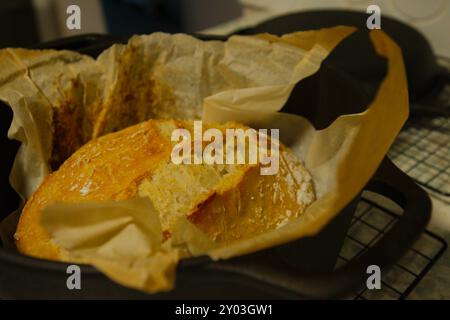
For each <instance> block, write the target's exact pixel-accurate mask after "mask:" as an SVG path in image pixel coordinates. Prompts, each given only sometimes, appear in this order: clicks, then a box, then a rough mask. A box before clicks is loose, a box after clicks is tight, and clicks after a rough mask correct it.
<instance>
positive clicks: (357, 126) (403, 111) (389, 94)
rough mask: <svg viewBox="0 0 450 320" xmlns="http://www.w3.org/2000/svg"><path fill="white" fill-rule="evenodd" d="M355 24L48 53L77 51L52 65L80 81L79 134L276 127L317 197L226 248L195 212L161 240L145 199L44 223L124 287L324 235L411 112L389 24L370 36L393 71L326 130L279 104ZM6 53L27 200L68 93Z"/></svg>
mask: <svg viewBox="0 0 450 320" xmlns="http://www.w3.org/2000/svg"><path fill="white" fill-rule="evenodd" d="M353 31H354V29H353V28H350V27H336V28H330V29H322V30H318V31H308V32H298V33H293V34H288V35H285V36H282V37H276V36H271V35H259V36H251V37H244V36H236V37H231V38H230V39H229V40H228V41H227V42H219V41H207V42H202V41H199V40H196V39H193V38H191V37H189V36H186V35H173V36H169V35H166V34H153V35H150V36H138V37H133V38H132V39H131V40H130V42H129V43H128V45H115V46H113V47H111V48H110V49H108V50H106V51H105V52H104V53H102V54H101V56H100V57H99V58H98V59H97V60H93V59H89V58H86V57H82V56H80V55H77V54H74V53H69V52H55V51H49V52H42V55H43V56H48V57H47V60H45V61H48V62H49V63H50V64H51V63H52V62H50V61H51V60H52V59H53V60H54V59H55V57H53V58H50V56H51V55H53V56H55V55H56V57H57V56H58V54H61V55H69V56H70V55H71V54H73V55H75V56H76V57H77V58H76V59H73V60H70V59H69V58H66V59H62V58H60V60H61V59H62V60H63V62H61V63H62V64H63V65H62V66H60V67H58V68H57V70H56V71H55V70H52V72H53V73H51V74H52V76H53V77H54V76H57V71H58V70H59V72H61V73H63V74H64V75H63V76H62V79H61V80H60V81H61V83H57V85H56V87H57V88H58V91H60V93H62V95H63V96H70V93H72V94H73V92H74V90H75V89H77V90H78V91H76V92H78V93H76V94H73V95H74V96H75V97H76V98H77V99H78V100H80V101H82V102H81V106H82V108H84V109H83V110H84V113H83V116H81V117H80V119H81V123H82V128H83V130H82V131H81V132H82V133H83V134H82V135H81V138H80V141H81V142H82V141H84V140H83V139H88V138H89V137H96V136H99V135H101V134H104V133H106V132H110V131H112V130H117V129H120V128H122V127H124V126H127V125H129V124H132V123H135V122H138V121H142V120H144V119H147V118H148V117H157V118H182V119H196V118H200V117H202V119H203V120H204V121H207V122H224V121H227V120H235V121H240V122H243V123H246V124H248V125H251V126H253V127H256V128H279V129H280V137H281V140H282V141H283V142H284V143H285V144H286V145H288V146H289V147H291V148H292V149H293V150H294V152H295V153H296V154H297V155H298V156H299V157H300V158H301V159H302V160H303V161H304V163H305V166H306V168H307V169H308V170H309V172H310V173H311V174H312V176H313V181H314V186H315V190H316V196H317V200H316V201H315V202H314V203H313V204H312V205H311V206H309V207H308V208H307V209H306V211H305V213H304V214H303V215H301V216H300V217H298V218H296V219H295V220H292V221H290V222H289V223H287V224H286V225H284V226H282V227H281V228H278V229H276V230H273V231H270V232H267V233H264V234H261V235H259V236H256V237H254V238H251V239H244V240H241V241H238V242H236V243H233V244H231V245H228V246H226V247H216V246H214V243H213V242H212V241H211V240H210V239H208V238H207V237H206V236H205V235H204V234H203V233H202V232H201V231H199V229H197V228H196V227H195V226H194V225H192V224H191V223H190V222H188V221H187V220H186V219H180V221H179V223H178V224H177V227H176V228H175V230H174V231H173V232H172V235H173V236H172V238H171V239H170V240H169V241H166V242H162V239H161V235H160V229H161V227H160V223H159V219H158V213H157V212H156V210H155V209H154V208H153V206H152V205H151V203H149V200H147V199H139V198H137V199H131V200H127V201H123V202H122V201H118V202H101V203H98V202H97V203H83V204H55V205H50V206H49V207H47V208H46V209H45V210H44V213H43V218H42V223H43V226H44V228H46V230H47V231H48V232H49V234H50V235H51V237H52V239H53V240H54V241H56V242H57V243H58V244H59V245H60V246H61V247H62V248H64V252H65V255H66V256H65V259H67V260H72V261H78V262H85V263H90V264H92V265H94V266H96V267H97V268H98V269H100V270H101V271H103V272H104V273H105V274H107V275H108V276H109V277H111V278H112V279H113V280H115V281H118V282H120V283H122V284H124V285H127V286H130V287H134V288H138V289H142V290H146V291H148V292H156V291H161V290H168V289H170V288H171V287H172V285H173V281H174V276H175V272H174V270H175V266H176V263H177V262H178V261H179V259H181V258H183V257H187V256H197V255H202V254H207V255H209V256H210V257H212V258H213V259H222V258H228V257H231V256H236V255H241V254H245V253H249V252H253V251H256V250H259V249H263V248H267V247H270V246H274V245H277V244H281V243H285V242H287V241H290V240H293V239H296V238H299V237H303V236H307V235H313V234H315V233H317V232H318V231H319V230H320V229H321V228H322V227H323V226H324V225H325V224H326V223H327V222H329V221H330V220H331V219H332V218H333V217H334V216H335V215H336V214H337V213H339V212H340V210H341V209H342V208H343V207H344V206H345V205H346V204H347V203H348V202H349V201H350V200H352V198H354V197H355V196H356V195H357V194H358V193H359V192H360V191H361V189H362V188H363V187H364V185H365V184H366V183H367V181H368V180H369V179H370V178H371V176H372V175H373V174H374V172H375V170H376V169H377V167H378V165H379V163H380V162H381V160H382V158H383V157H384V155H385V153H386V152H387V150H388V148H389V146H390V144H391V143H392V142H393V140H394V138H395V136H396V135H397V133H398V131H399V130H400V128H401V126H402V125H403V123H404V121H405V120H406V118H407V115H408V100H407V87H406V79H405V72H404V66H403V61H402V57H401V51H400V49H399V48H398V47H397V45H396V44H395V43H394V42H393V41H392V40H391V39H390V38H389V37H387V36H386V35H385V34H384V33H383V32H382V31H373V32H371V34H370V36H371V40H372V42H373V44H374V47H375V50H376V52H377V53H378V54H379V55H381V56H384V57H386V58H387V60H388V72H387V75H386V77H385V79H384V80H383V82H382V83H381V85H380V87H379V90H378V93H377V95H376V97H375V99H374V100H373V102H372V103H371V104H370V106H369V107H368V109H367V110H366V111H365V112H362V113H359V114H352V115H345V116H341V117H339V118H338V119H336V120H335V121H334V122H333V123H332V124H331V125H330V126H329V127H327V128H325V129H323V130H315V129H314V128H313V126H312V125H311V124H310V123H309V122H308V121H307V120H306V119H304V118H302V117H299V116H296V115H291V114H285V113H281V112H278V111H279V110H280V109H281V108H282V106H283V105H284V103H285V102H286V101H287V99H288V97H289V94H290V92H291V91H292V89H293V87H294V85H295V84H296V83H297V82H298V81H301V80H302V79H304V78H305V77H307V76H309V75H311V74H313V73H315V72H316V71H317V70H318V69H319V68H320V63H321V61H323V59H325V58H326V56H327V55H328V54H329V52H331V51H332V50H333V49H334V47H335V46H336V45H337V44H338V43H339V42H340V41H341V40H342V39H343V38H345V37H346V36H348V35H349V34H350V33H352V32H353ZM34 53H36V52H34ZM0 54H2V55H3V56H5V58H3V59H1V60H0V61H8V60H7V59H9V60H10V62H9V64H8V65H7V66H6V68H5V69H4V71H3V74H0V77H1V78H0V81H1V83H0V99H2V100H4V101H6V102H7V103H8V104H9V105H11V107H12V108H13V110H14V120H13V123H12V125H11V128H10V132H9V133H10V137H12V138H15V139H18V140H20V141H22V148H21V150H20V151H19V154H18V156H17V159H16V163H15V166H14V168H13V172H12V176H11V180H12V183H13V186H14V187H15V188H16V190H18V191H19V192H20V193H21V194H22V195H23V196H24V197H27V196H29V195H30V194H31V193H32V191H33V190H35V188H36V186H37V185H38V184H39V183H40V182H41V181H42V180H43V179H44V178H45V176H46V175H47V174H48V172H49V171H50V170H51V167H50V164H49V162H48V161H49V159H51V158H52V156H53V157H54V155H52V152H53V151H54V149H52V141H53V140H54V138H55V137H54V136H53V134H54V129H53V127H52V121H53V118H52V114H53V113H54V110H55V108H56V109H57V107H58V105H56V107H55V105H54V103H58V101H60V100H58V99H60V98H61V97H59V96H58V95H57V94H56V93H52V91H51V90H50V88H47V87H46V85H48V83H47V84H46V83H45V81H50V80H49V79H46V78H45V77H44V75H42V74H40V73H39V68H41V67H42V65H40V64H34V65H33V64H31V65H32V67H31V70H33V68H34V69H36V72H35V75H33V73H32V72H31V71H30V67H27V63H28V65H30V63H31V62H30V61H28V60H27V59H26V58H25V57H19V56H18V55H17V54H16V51H15V50H11V49H8V50H6V51H4V50H3V51H0ZM83 59H84V60H83ZM56 60H57V59H56ZM24 61H26V62H24ZM81 61H83V63H81ZM64 64H65V65H64ZM80 65H82V67H81V66H80ZM74 66H77V67H74ZM86 66H92V67H86ZM67 68H70V70H72V71H71V73H68V72H67V73H66V72H65V70H66V69H67ZM40 77H42V79H40ZM64 77H69V78H70V77H72V78H70V79H72V80H67V79H64ZM94 80H95V81H94ZM71 81H75V83H76V82H78V85H79V86H80V87H77V85H73V84H71ZM88 83H89V85H90V86H92V87H91V88H90V89H89V88H88ZM54 85H55V84H52V85H49V86H50V87H51V88H53V86H54ZM70 88H72V89H70ZM25 89H26V90H25ZM52 94H53V95H52ZM325 94H326V93H325ZM77 99H75V100H76V101H78V100H77ZM55 101H56V102H55ZM392 106H395V108H392ZM305 107H308V106H305ZM86 115H87V116H86ZM388 115H389V119H387V118H386V117H387V116H388Z"/></svg>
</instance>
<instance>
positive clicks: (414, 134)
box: [388, 57, 450, 204]
mask: <svg viewBox="0 0 450 320" xmlns="http://www.w3.org/2000/svg"><path fill="white" fill-rule="evenodd" d="M437 58H438V63H439V65H440V66H441V67H442V68H446V69H447V70H449V72H450V58H446V57H437ZM431 100H432V101H431V102H430V103H431V104H432V105H434V106H440V108H442V110H450V82H449V80H448V79H447V80H444V85H443V87H442V89H441V90H440V92H439V94H437V95H436V96H435V97H434V98H431ZM388 155H389V158H390V159H391V160H392V161H393V162H394V163H395V164H396V165H397V166H398V167H399V168H400V169H401V170H403V171H404V172H405V173H407V174H408V175H409V176H410V177H411V178H413V179H414V180H415V181H416V182H418V183H419V184H421V185H422V186H424V187H426V188H428V191H430V193H431V194H433V195H435V196H437V197H438V198H439V199H440V200H442V201H444V202H445V203H446V204H450V119H449V118H448V117H447V118H444V117H441V118H439V117H437V118H428V117H421V118H420V117H418V118H412V119H410V120H408V122H407V124H406V126H405V128H404V129H403V130H402V132H400V134H399V136H398V139H397V140H396V141H395V143H394V144H393V146H392V147H391V150H390V151H389V153H388Z"/></svg>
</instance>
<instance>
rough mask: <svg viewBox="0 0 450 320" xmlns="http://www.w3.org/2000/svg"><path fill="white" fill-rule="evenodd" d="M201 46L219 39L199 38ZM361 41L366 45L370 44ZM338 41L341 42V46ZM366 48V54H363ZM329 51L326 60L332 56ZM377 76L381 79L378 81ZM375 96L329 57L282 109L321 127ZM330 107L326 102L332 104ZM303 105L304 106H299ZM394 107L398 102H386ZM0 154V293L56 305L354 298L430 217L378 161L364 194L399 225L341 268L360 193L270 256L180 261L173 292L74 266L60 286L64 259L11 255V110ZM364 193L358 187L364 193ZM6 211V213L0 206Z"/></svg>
mask: <svg viewBox="0 0 450 320" xmlns="http://www.w3.org/2000/svg"><path fill="white" fill-rule="evenodd" d="M199 37H200V38H202V39H204V40H209V39H223V38H218V37H203V36H199ZM123 41H125V39H115V38H112V37H103V36H97V35H88V36H81V37H74V38H68V39H63V40H61V41H57V42H53V43H49V44H45V45H41V46H40V47H41V48H49V47H51V48H55V49H71V50H76V51H79V52H83V53H85V54H90V55H92V56H96V55H98V54H99V53H100V52H101V51H102V50H104V49H105V48H107V47H108V46H110V45H111V44H112V43H115V42H123ZM367 41H368V40H367ZM343 45H344V44H343ZM369 51H370V50H369ZM357 54H360V55H363V56H366V57H367V54H368V55H372V58H374V59H379V60H380V61H379V63H380V65H382V66H383V68H384V72H385V61H384V60H383V59H382V58H380V57H378V56H375V55H374V53H373V52H364V51H361V52H358V53H357ZM332 56H333V53H332V54H331V56H330V59H332V58H333V57H332ZM384 72H383V74H380V76H379V78H380V79H379V80H381V78H382V77H383V76H384ZM373 94H374V92H373V90H370V89H367V88H365V87H364V86H361V85H360V84H359V83H358V82H356V81H355V80H354V79H353V78H351V77H349V76H347V75H346V74H345V72H343V71H342V70H337V69H336V68H335V67H333V66H331V65H330V64H329V62H328V61H327V60H326V61H324V63H323V66H322V67H321V69H320V70H319V72H317V73H316V74H314V75H312V76H310V77H308V78H307V79H305V80H303V81H302V82H300V83H299V84H298V85H297V86H296V87H295V89H294V92H293V93H292V95H291V97H290V98H289V100H288V102H287V103H286V105H285V107H284V108H283V111H286V112H291V113H296V114H299V115H302V116H305V117H306V118H308V119H309V120H310V121H311V122H312V123H313V125H314V126H315V127H316V128H318V129H320V128H324V127H326V126H328V125H329V124H330V123H331V122H332V121H333V120H334V119H336V118H337V117H338V116H339V115H341V114H348V113H355V112H360V111H362V110H364V109H365V107H366V106H367V105H368V104H369V102H370V101H372V99H373ZM331 102H332V103H331ZM300 106H301V108H300ZM393 107H395V106H393ZM0 113H1V114H0V121H1V123H0V131H1V132H0V134H1V136H0V147H1V148H2V150H5V152H4V154H3V156H2V157H0V161H1V166H0V171H1V174H2V175H1V178H2V180H1V181H0V187H1V188H2V189H1V192H2V199H1V201H2V212H0V215H1V217H2V218H5V217H6V216H8V217H7V219H3V222H2V224H1V230H0V233H1V235H2V247H1V248H0V297H1V298H43V299H47V298H61V299H92V298H109V299H132V298H143V299H197V298H199V299H202V298H208V299H215V298H224V299H226V298H228V299H238V298H244V299H245V298H253V299H258V298H289V299H297V298H319V299H325V298H337V297H344V296H346V295H349V294H351V293H353V292H354V291H355V290H357V289H359V288H361V287H362V286H364V285H365V281H366V279H367V276H368V275H367V274H366V269H367V267H368V266H369V265H372V264H376V265H378V266H379V267H380V268H381V270H382V272H386V270H388V269H389V268H390V267H391V266H392V265H393V264H394V263H395V262H396V261H397V260H398V259H399V258H401V256H402V255H403V254H404V252H406V250H407V249H408V248H409V247H410V246H411V245H412V244H413V243H414V241H415V240H416V239H417V238H418V237H419V235H420V234H421V233H422V232H423V230H424V229H425V227H426V224H427V222H428V220H429V218H430V211H431V202H430V199H429V197H428V195H427V193H426V192H425V191H424V190H423V189H421V188H420V187H419V186H417V185H416V184H415V183H414V182H413V181H412V180H411V179H410V178H409V177H408V176H407V175H405V174H404V173H402V172H401V171H400V170H399V169H398V168H397V167H395V166H394V165H393V164H392V163H391V161H390V160H389V159H387V158H385V159H384V160H383V162H382V164H381V165H380V167H379V169H378V170H377V172H376V174H375V175H374V177H373V178H372V179H371V180H370V181H369V183H368V184H367V186H366V187H365V189H364V190H371V191H373V192H376V193H378V194H381V195H384V196H386V197H388V198H389V199H391V200H393V201H394V202H396V203H397V204H398V205H400V206H401V207H402V208H403V209H404V213H403V215H402V216H401V218H400V219H399V220H398V221H397V223H396V224H395V225H394V226H393V227H392V228H391V229H389V231H387V233H386V234H385V236H384V237H383V238H382V239H380V240H379V241H378V242H377V243H376V244H375V245H374V246H373V247H371V248H370V249H368V250H367V251H365V252H364V253H362V254H361V255H359V256H358V257H357V258H355V259H354V260H352V261H350V262H349V263H347V264H346V265H345V266H343V267H341V268H339V269H335V268H334V267H335V264H336V261H337V257H338V254H339V251H340V249H341V247H342V243H343V241H344V239H345V236H346V234H347V231H348V228H349V226H350V223H351V220H352V217H353V214H354V211H355V207H356V204H357V202H358V200H359V196H357V197H356V198H355V199H354V200H353V201H351V202H350V203H349V204H348V205H347V206H346V208H344V209H343V210H342V211H341V212H340V213H339V214H338V215H337V216H336V217H335V218H334V219H333V220H332V221H331V222H330V223H328V224H327V225H326V226H325V227H324V228H323V229H322V230H321V232H319V233H318V234H317V235H315V236H314V237H306V238H302V239H299V240H296V241H293V242H290V243H287V244H284V245H281V246H276V247H273V248H270V249H267V250H263V251H260V252H256V253H253V254H248V255H244V256H241V257H236V258H231V259H228V260H226V261H218V262H214V261H211V260H210V259H209V258H208V257H198V258H191V259H186V260H183V261H181V263H180V264H179V266H178V269H177V278H176V283H175V288H174V289H173V290H171V291H169V292H163V293H158V294H154V295H148V294H145V293H142V292H139V291H137V290H133V289H129V288H126V287H123V286H120V285H118V284H116V283H115V282H113V281H111V280H109V279H108V278H107V277H106V276H104V275H103V274H102V273H100V272H99V271H97V270H96V269H95V268H93V267H91V266H85V265H83V266H81V269H82V288H81V290H68V289H67V287H66V280H67V276H68V275H67V273H66V270H67V266H68V264H65V263H61V262H52V261H46V260H40V259H35V258H31V257H27V256H24V255H21V254H18V253H17V252H16V250H15V247H14V244H13V241H12V235H13V233H14V230H15V227H16V224H17V218H18V215H19V211H16V214H13V215H8V213H9V212H10V211H9V210H7V209H10V208H14V209H15V208H17V207H18V203H19V201H18V198H17V196H16V195H15V194H14V192H13V191H12V190H11V188H10V186H9V183H8V180H7V175H8V173H9V171H10V169H11V165H12V161H13V159H14V156H15V151H16V150H17V144H16V143H13V142H10V141H9V140H8V139H7V138H6V131H7V128H8V127H9V123H10V120H11V112H10V110H9V108H8V107H6V106H0ZM362 191H363V190H361V192H362ZM5 208H6V209H5Z"/></svg>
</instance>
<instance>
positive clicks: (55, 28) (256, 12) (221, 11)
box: [0, 0, 450, 56]
mask: <svg viewBox="0 0 450 320" xmlns="http://www.w3.org/2000/svg"><path fill="white" fill-rule="evenodd" d="M70 4H76V5H79V6H80V8H81V15H82V16H81V21H82V22H81V26H82V28H81V30H68V29H67V28H66V18H67V14H66V9H67V7H68V6H69V5H70ZM370 4H377V5H379V6H380V8H381V10H382V14H383V15H389V16H393V17H396V18H397V19H399V20H400V21H404V22H406V23H408V24H410V25H413V26H414V27H415V28H417V29H418V30H420V31H421V32H422V33H423V34H424V35H425V36H426V37H427V38H428V39H429V41H430V42H431V44H432V46H433V49H434V50H435V52H436V53H438V54H441V55H447V56H450V41H449V40H448V39H449V38H448V31H449V30H450V1H448V0H426V1H425V0H380V1H376V0H372V1H366V0H213V1H211V0H2V1H0V26H1V28H0V46H2V47H5V46H19V45H23V46H24V45H29V44H32V43H35V42H38V41H48V40H52V39H56V38H60V37H64V36H68V35H73V34H78V33H109V34H113V35H130V34H136V33H150V32H153V31H167V32H198V31H204V30H207V31H209V32H214V31H215V32H216V33H230V32H233V31H235V30H236V29H238V28H243V27H247V26H249V25H252V24H256V23H258V22H261V21H263V20H266V19H268V18H271V17H274V16H278V15H282V14H285V13H292V12H295V11H302V10H308V9H335V8H339V9H348V10H359V11H363V12H365V10H366V8H367V6H368V5H370ZM214 27H215V28H214ZM208 29H209V30H208Z"/></svg>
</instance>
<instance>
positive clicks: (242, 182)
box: [15, 120, 315, 260]
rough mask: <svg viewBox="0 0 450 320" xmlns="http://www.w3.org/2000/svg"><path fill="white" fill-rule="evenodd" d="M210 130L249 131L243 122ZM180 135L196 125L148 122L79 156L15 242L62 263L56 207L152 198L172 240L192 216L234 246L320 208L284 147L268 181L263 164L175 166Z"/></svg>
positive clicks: (40, 194)
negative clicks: (51, 211)
mask: <svg viewBox="0 0 450 320" xmlns="http://www.w3.org/2000/svg"><path fill="white" fill-rule="evenodd" d="M204 127H205V129H208V128H209V127H214V128H218V129H219V130H221V131H223V132H224V131H225V130H226V128H236V127H240V128H245V127H243V126H242V125H239V124H236V123H227V124H223V125H214V126H212V125H208V126H206V125H204ZM177 128H185V129H187V130H189V131H190V132H192V131H193V122H192V121H176V120H149V121H146V122H142V123H140V124H137V125H134V126H132V127H129V128H126V129H123V130H121V131H118V132H115V133H110V134H107V135H105V136H102V137H100V138H97V139H94V140H92V141H90V142H88V143H87V144H85V145H84V146H83V147H81V148H80V149H79V150H77V151H76V152H75V153H74V154H73V155H72V156H71V157H70V158H69V159H67V160H66V161H65V162H64V163H63V164H62V166H61V167H60V168H59V169H58V170H57V171H55V172H53V173H52V174H50V175H49V176H48V177H47V178H46V179H45V181H44V182H43V183H42V184H41V186H40V187H39V188H38V190H37V191H36V192H35V193H34V194H33V195H32V197H30V199H29V200H28V201H27V203H26V205H25V207H24V209H23V212H22V215H21V217H20V221H19V224H18V227H17V231H16V235H15V239H16V244H17V247H18V249H19V251H20V252H22V253H25V254H28V255H32V256H35V257H40V258H46V259H54V260H60V259H61V258H62V257H61V254H60V253H61V249H60V248H59V247H58V246H57V245H56V244H55V243H54V242H53V241H52V240H51V239H50V237H49V235H48V234H47V233H46V232H45V230H44V228H43V227H42V226H41V224H40V217H41V213H42V210H43V208H44V207H45V206H46V205H48V204H51V203H54V202H82V201H92V200H96V201H99V200H100V201H101V200H122V199H129V198H133V197H149V198H150V199H151V201H152V203H153V204H154V206H155V207H156V209H157V210H158V211H159V213H160V220H161V224H162V227H163V230H164V236H165V237H166V238H167V237H170V231H171V226H172V224H173V223H174V221H175V219H176V218H177V217H179V216H180V215H185V216H187V217H188V218H189V219H190V221H192V222H193V223H194V224H195V225H196V226H197V227H199V228H200V229H201V230H202V231H204V232H205V233H206V234H207V235H208V236H209V237H210V238H211V239H213V240H214V241H215V242H217V243H220V244H227V243H231V242H233V241H237V240H240V239H245V238H248V237H252V236H254V235H257V234H260V233H263V232H266V231H267V230H271V229H275V228H278V227H280V226H282V225H283V224H285V223H286V222H288V221H289V220H290V219H294V218H296V217H298V216H299V215H301V214H302V212H303V211H304V210H305V208H306V207H307V206H308V205H309V204H310V203H311V202H312V201H314V197H315V196H314V190H313V183H312V180H311V177H310V175H309V174H308V172H307V171H306V169H305V168H304V167H303V165H302V163H301V161H300V160H298V158H297V157H296V156H295V155H294V154H293V153H292V152H291V151H290V150H289V149H287V148H286V147H285V146H283V145H281V144H280V149H279V159H280V160H279V170H278V172H277V173H276V174H274V175H261V174H260V166H261V164H260V163H259V162H258V163H256V164H204V163H203V164H183V163H182V164H175V163H173V161H171V152H172V150H173V147H174V145H175V144H176V142H173V141H171V134H172V132H173V130H174V129H177Z"/></svg>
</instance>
